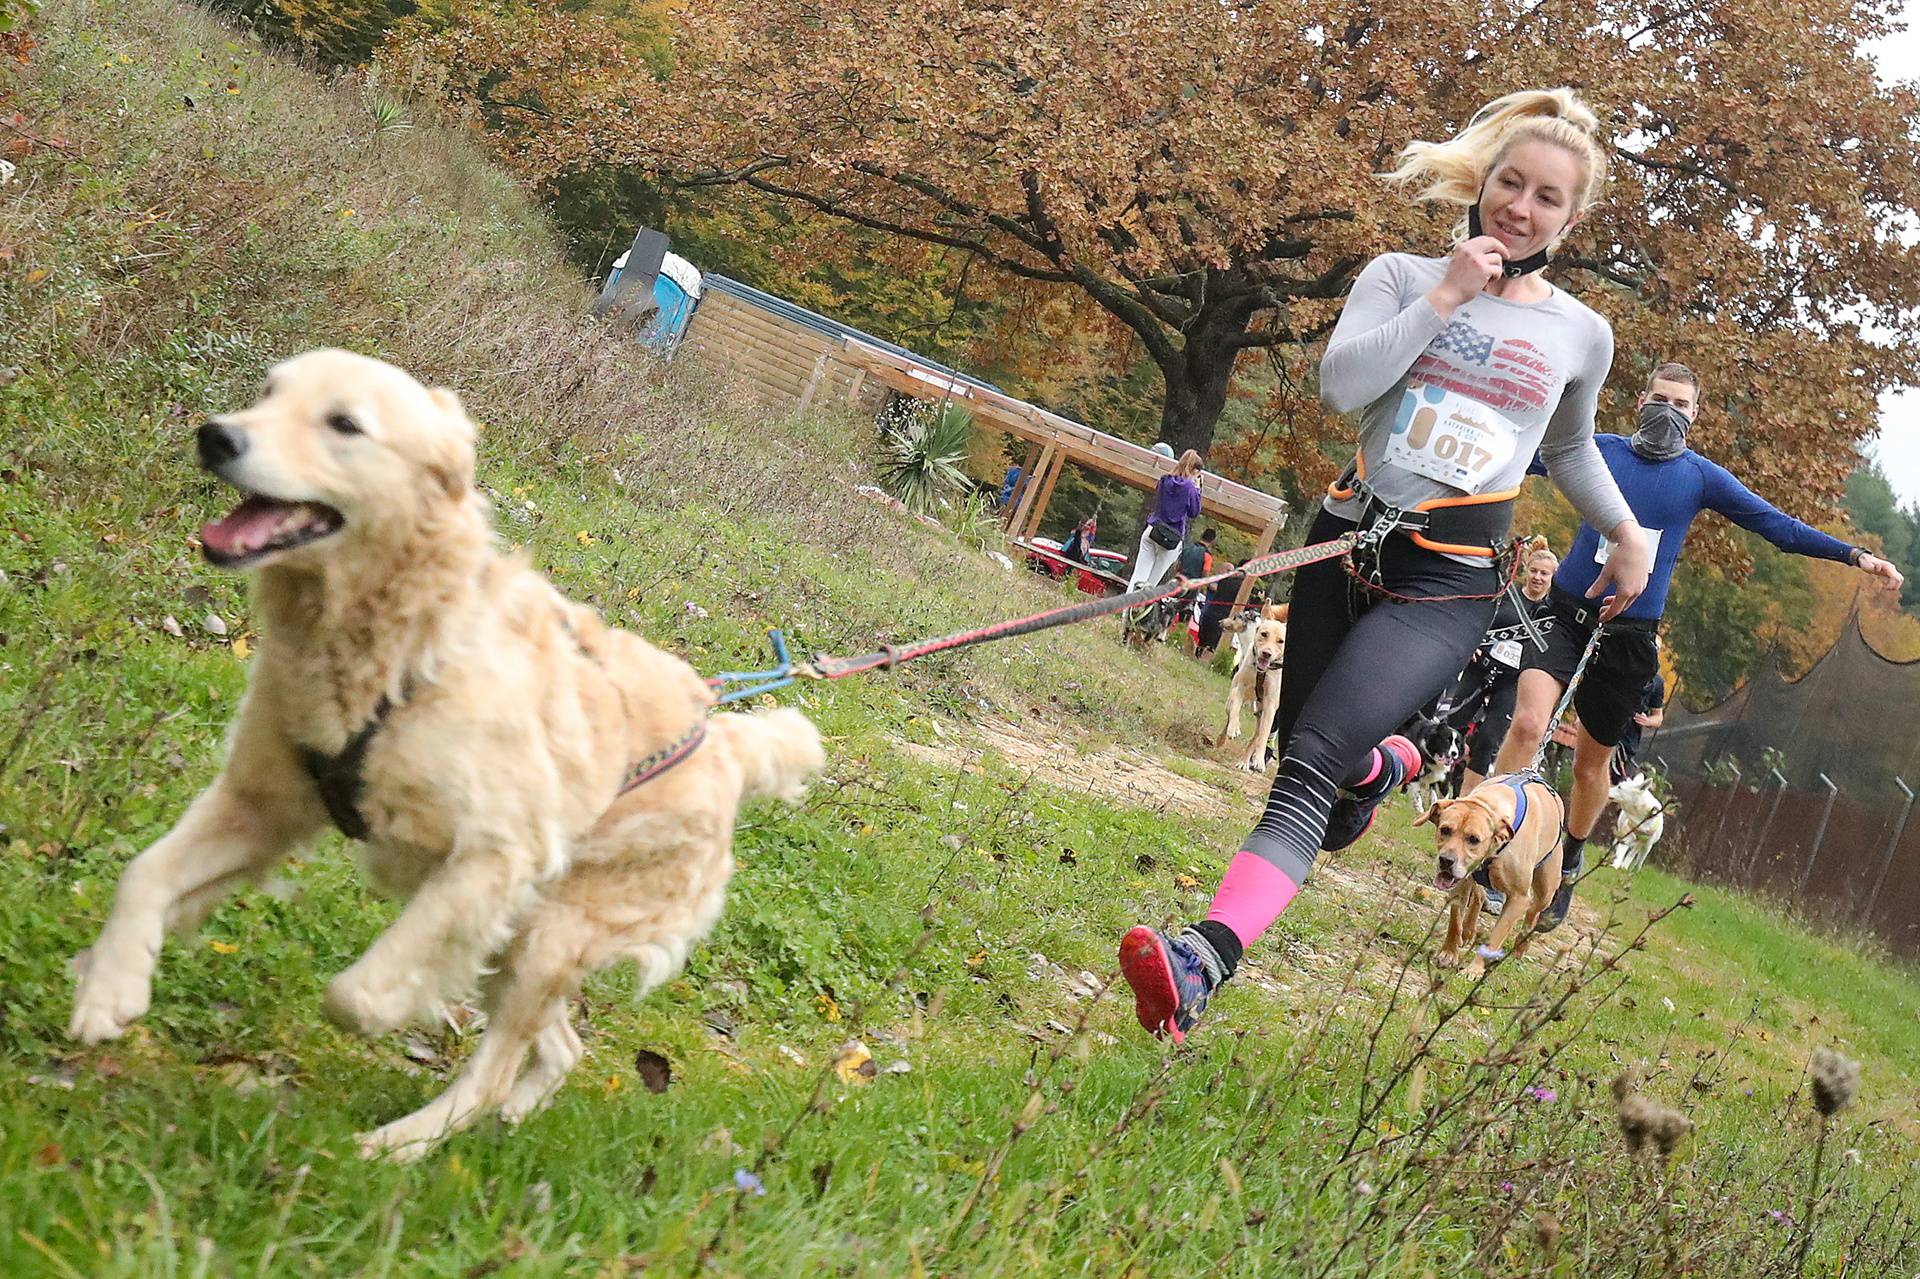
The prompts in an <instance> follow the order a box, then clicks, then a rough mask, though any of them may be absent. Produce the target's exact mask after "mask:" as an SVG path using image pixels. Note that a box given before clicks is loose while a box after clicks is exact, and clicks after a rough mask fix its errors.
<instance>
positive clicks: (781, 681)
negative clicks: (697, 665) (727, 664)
mask: <svg viewBox="0 0 1920 1279" xmlns="http://www.w3.org/2000/svg"><path fill="white" fill-rule="evenodd" d="M767 638H768V639H769V640H771V641H772V642H773V655H774V657H776V658H778V659H779V662H778V664H777V665H775V666H771V667H769V668H768V669H766V670H764V671H722V672H720V673H719V674H718V675H713V676H710V677H708V679H707V686H708V687H710V688H712V689H713V690H714V691H715V692H719V691H720V690H721V689H723V688H725V687H726V686H727V685H729V684H747V687H745V688H736V689H734V690H732V691H731V692H726V693H721V694H720V696H719V697H718V698H716V699H715V701H714V705H716V706H725V705H726V704H727V703H729V702H739V701H744V700H746V699H747V698H749V697H757V696H759V695H760V694H761V693H771V692H772V691H773V690H774V689H776V688H785V687H786V686H787V685H789V684H791V683H793V682H794V681H795V680H796V679H798V678H799V676H797V675H795V674H794V673H793V659H792V658H791V657H789V656H788V655H787V640H786V636H784V635H782V634H781V633H780V632H779V631H768V632H767ZM749 681H759V682H757V683H749Z"/></svg>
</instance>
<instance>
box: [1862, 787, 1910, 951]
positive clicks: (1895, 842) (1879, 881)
mask: <svg viewBox="0 0 1920 1279" xmlns="http://www.w3.org/2000/svg"><path fill="white" fill-rule="evenodd" d="M1893 784H1894V785H1895V786H1898V787H1899V788H1900V793H1901V794H1903V795H1905V796H1906V797H1907V804H1906V807H1905V808H1902V809H1901V810H1900V820H1899V822H1898V823H1896V824H1895V825H1894V828H1893V838H1892V839H1889V840H1888V841H1887V851H1886V852H1885V853H1884V854H1882V855H1881V858H1880V873H1879V874H1878V875H1875V876H1874V877H1873V891H1872V892H1871V893H1868V894H1867V913H1866V915H1865V917H1864V918H1865V919H1866V921H1867V922H1868V923H1871V922H1872V921H1873V908H1874V906H1875V905H1877V904H1878V903H1879V901H1880V889H1881V888H1882V887H1883V886H1885V884H1886V882H1887V872H1888V871H1889V870H1891V869H1892V868H1893V850H1894V849H1896V848H1898V847H1900V837H1901V836H1902V835H1904V834H1906V833H1907V818H1909V817H1911V816H1913V787H1911V786H1909V785H1907V780H1906V778H1904V777H1895V778H1894V779H1893Z"/></svg>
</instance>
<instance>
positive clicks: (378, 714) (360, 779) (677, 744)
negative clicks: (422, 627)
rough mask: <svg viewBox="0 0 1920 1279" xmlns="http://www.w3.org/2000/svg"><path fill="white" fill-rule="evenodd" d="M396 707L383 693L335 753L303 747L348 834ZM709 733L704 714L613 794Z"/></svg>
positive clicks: (360, 823)
mask: <svg viewBox="0 0 1920 1279" xmlns="http://www.w3.org/2000/svg"><path fill="white" fill-rule="evenodd" d="M393 709H394V708H393V699H391V698H389V697H387V696H386V695H385V694H382V695H381V698H380V704H379V705H377V706H375V707H374V708H373V714H372V715H370V716H369V717H368V718H367V722H366V723H365V724H362V725H361V726H360V731H359V732H357V733H355V734H354V735H353V736H352V737H349V738H348V739H347V744H346V745H345V746H342V747H341V748H340V749H339V751H338V752H336V753H335V754H332V755H329V754H327V753H326V752H325V751H320V750H315V749H314V748H313V747H311V746H302V747H301V748H300V766H301V767H302V768H304V769H306V770H307V776H308V777H310V778H312V779H313V785H314V789H315V790H317V791H319V792H320V802H321V803H322V804H324V805H326V808H327V816H329V817H331V818H333V824H334V825H335V826H338V827H339V828H340V833H341V834H342V835H345V836H346V837H347V838H348V839H365V838H366V837H367V819H366V818H365V817H363V816H361V814H360V794H361V792H362V791H364V790H365V789H366V774H365V769H366V762H367V747H368V746H369V745H371V744H372V742H373V738H374V735H375V734H376V733H378V732H379V731H380V729H381V727H382V726H383V725H384V724H385V723H386V722H387V716H389V715H391V714H392V713H393ZM706 739H707V721H706V717H705V716H702V717H701V718H700V719H698V720H696V721H695V722H694V725H693V727H692V728H690V729H688V730H687V731H686V732H685V733H683V734H681V735H680V736H679V737H678V738H677V739H675V740H674V741H672V742H669V743H668V744H667V745H665V746H662V747H661V748H660V749H659V750H657V751H654V752H653V753H652V754H650V755H648V756H646V757H645V758H643V759H641V760H640V761H639V762H638V763H636V764H635V765H634V766H633V767H632V768H630V769H628V770H627V773H626V776H625V777H624V778H622V779H621V782H620V789H619V790H617V791H615V792H614V798H615V799H618V798H620V796H622V795H625V794H626V793H627V792H628V791H630V790H633V789H634V788H635V787H637V786H641V785H643V784H645V783H647V782H650V781H652V780H653V779H654V778H656V777H658V776H660V775H661V774H662V773H664V772H666V771H667V770H668V769H670V768H672V767H673V766H674V765H675V764H678V763H680V762H681V761H683V760H685V759H686V758H687V757H688V756H689V755H691V754H693V753H694V751H696V750H698V749H699V748H700V743H701V742H703V741H705V740H706Z"/></svg>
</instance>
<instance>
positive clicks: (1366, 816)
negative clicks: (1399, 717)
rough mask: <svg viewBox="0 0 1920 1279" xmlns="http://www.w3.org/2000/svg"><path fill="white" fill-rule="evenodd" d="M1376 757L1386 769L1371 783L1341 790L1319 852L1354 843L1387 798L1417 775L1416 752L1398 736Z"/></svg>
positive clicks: (1381, 745) (1363, 832)
mask: <svg viewBox="0 0 1920 1279" xmlns="http://www.w3.org/2000/svg"><path fill="white" fill-rule="evenodd" d="M1380 754H1381V756H1382V757H1383V758H1384V759H1385V761H1386V766H1385V767H1383V768H1382V769H1381V770H1380V771H1379V772H1378V773H1377V774H1375V775H1374V778H1373V780H1372V781H1370V782H1367V783H1366V784H1365V785H1363V786H1359V787H1356V788H1355V789H1353V790H1344V789H1343V790H1341V791H1340V794H1339V797H1338V798H1337V799H1335V800H1334V801H1333V812H1331V813H1329V814H1328V815H1327V833H1326V834H1325V835H1322V836H1321V837H1320V851H1321V852H1323V853H1337V852H1339V851H1340V850H1341V849H1343V848H1346V847H1348V846H1350V845H1352V844H1354V843H1357V842H1358V841H1359V839H1360V837H1361V836H1362V835H1365V834H1366V833H1367V831H1368V830H1370V829H1372V827H1373V819H1374V818H1375V817H1376V816H1378V815H1379V813H1380V805H1381V803H1382V802H1383V801H1384V800H1385V799H1386V798H1387V796H1389V795H1391V794H1393V793H1394V792H1395V791H1397V790H1399V789H1400V788H1401V787H1402V786H1405V785H1406V784H1407V782H1408V780H1409V779H1411V778H1415V777H1418V776H1419V775H1420V748H1419V747H1418V746H1415V745H1414V744H1413V743H1412V742H1410V741H1408V740H1407V739H1406V738H1404V737H1402V736H1400V735H1399V734H1398V733H1395V734H1394V735H1393V736H1392V737H1389V738H1387V740H1385V741H1384V742H1381V743H1380Z"/></svg>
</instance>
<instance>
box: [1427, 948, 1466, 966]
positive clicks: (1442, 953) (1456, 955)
mask: <svg viewBox="0 0 1920 1279" xmlns="http://www.w3.org/2000/svg"><path fill="white" fill-rule="evenodd" d="M1433 966H1434V967H1435V968H1458V967H1459V966H1460V952H1459V951H1457V950H1437V951H1435V952H1434V953H1433Z"/></svg>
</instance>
